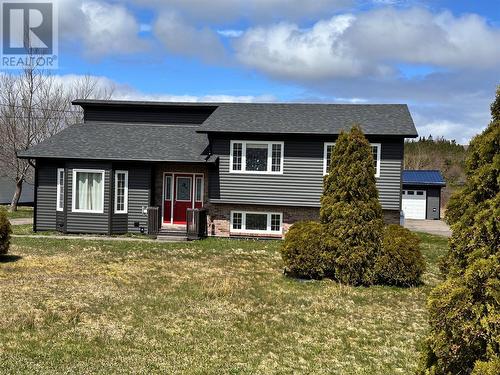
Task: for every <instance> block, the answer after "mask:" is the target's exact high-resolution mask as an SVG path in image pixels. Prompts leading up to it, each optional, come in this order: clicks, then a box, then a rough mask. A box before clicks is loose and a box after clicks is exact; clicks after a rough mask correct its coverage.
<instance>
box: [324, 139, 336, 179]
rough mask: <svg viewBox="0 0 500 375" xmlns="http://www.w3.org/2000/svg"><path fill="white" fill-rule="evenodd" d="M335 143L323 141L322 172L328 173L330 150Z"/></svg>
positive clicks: (330, 157)
mask: <svg viewBox="0 0 500 375" xmlns="http://www.w3.org/2000/svg"><path fill="white" fill-rule="evenodd" d="M334 146H335V143H325V147H324V151H323V154H324V155H323V174H324V175H326V174H328V168H330V161H331V159H332V151H333V147H334Z"/></svg>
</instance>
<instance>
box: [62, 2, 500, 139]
mask: <svg viewBox="0 0 500 375" xmlns="http://www.w3.org/2000/svg"><path fill="white" fill-rule="evenodd" d="M58 8H59V40H60V47H59V56H60V57H59V69H58V70H57V71H56V72H54V73H55V74H57V75H60V76H61V77H62V78H63V79H66V80H67V81H68V82H69V81H71V80H73V79H75V78H76V77H78V76H79V75H85V74H87V75H92V76H95V77H97V79H98V80H99V82H100V85H102V86H113V87H114V88H115V91H114V96H115V98H118V99H150V100H193V101H194V100H200V101H201V100H203V101H234V100H238V101H299V102H332V103H334V102H339V103H408V104H409V106H410V110H411V112H412V114H413V117H414V120H415V123H416V125H417V128H418V130H419V133H420V134H421V135H428V134H432V135H433V136H445V137H448V138H453V139H456V140H457V141H459V142H461V143H466V142H468V141H469V139H470V137H471V136H473V135H474V134H476V133H477V132H479V131H481V129H483V128H484V127H485V126H486V125H487V124H488V122H489V119H490V115H489V104H490V102H491V101H492V99H493V96H494V91H495V87H496V85H498V84H499V83H500V2H498V1H495V0H489V1H487V0H483V1H472V0H470V1H467V0H454V1H452V0H434V1H424V0H422V1H419V0H315V1H305V0H253V1H252V0H211V1H205V0H170V1H160V0H128V1H120V2H118V1H111V0H92V1H87V0H61V1H58Z"/></svg>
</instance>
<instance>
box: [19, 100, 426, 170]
mask: <svg viewBox="0 0 500 375" xmlns="http://www.w3.org/2000/svg"><path fill="white" fill-rule="evenodd" d="M73 104H77V105H80V106H82V107H84V108H86V107H89V106H90V107H91V106H98V107H116V106H118V107H129V106H130V107H134V106H135V107H137V108H138V109H140V110H145V111H154V110H155V109H154V108H157V107H179V106H184V107H186V108H191V107H192V108H193V110H195V108H199V107H210V108H211V109H215V110H214V112H213V113H212V114H210V115H209V116H208V118H207V119H206V120H205V121H204V122H203V123H202V124H201V125H185V124H183V125H181V124H177V125H172V124H168V125H167V124H152V123H132V122H129V123H122V122H120V123H118V122H107V121H102V122H92V121H89V122H86V123H85V124H80V125H74V126H71V127H69V128H67V129H65V130H63V131H62V132H60V133H58V134H56V135H55V136H53V137H51V138H50V139H48V140H46V141H44V142H42V143H40V144H38V145H36V146H34V147H32V148H30V149H29V150H27V151H24V152H20V153H19V154H18V156H19V157H23V158H44V157H47V158H76V159H103V160H130V161H132V160H137V161H184V162H202V161H206V160H207V157H208V155H207V154H206V150H205V149H206V147H207V146H208V138H207V135H206V134H204V133H211V132H219V133H220V132H226V133H263V134H265V133H267V134H324V135H327V134H328V135H336V134H339V133H340V131H341V130H347V129H349V128H351V126H352V125H353V124H359V125H360V126H361V128H362V130H363V131H364V132H365V134H367V135H382V136H399V137H416V136H417V131H416V129H415V125H414V124H413V120H412V118H411V115H410V112H409V110H408V107H407V106H406V105H403V104H299V103H287V104H285V103H179V102H134V101H119V100H75V101H74V102H73ZM100 110H101V109H100ZM102 110H103V111H105V109H102ZM131 121H132V120H131ZM208 161H209V162H212V161H213V160H212V159H209V160H208Z"/></svg>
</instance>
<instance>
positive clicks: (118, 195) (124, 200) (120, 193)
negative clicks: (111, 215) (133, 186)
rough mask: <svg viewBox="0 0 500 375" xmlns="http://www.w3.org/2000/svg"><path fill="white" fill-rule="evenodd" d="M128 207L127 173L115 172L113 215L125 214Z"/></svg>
mask: <svg viewBox="0 0 500 375" xmlns="http://www.w3.org/2000/svg"><path fill="white" fill-rule="evenodd" d="M127 206H128V171H116V172H115V213H117V214H126V213H127V208H128V207H127Z"/></svg>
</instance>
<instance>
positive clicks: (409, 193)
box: [407, 190, 415, 195]
mask: <svg viewBox="0 0 500 375" xmlns="http://www.w3.org/2000/svg"><path fill="white" fill-rule="evenodd" d="M407 194H408V195H415V192H414V191H413V190H408V193H407Z"/></svg>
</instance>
